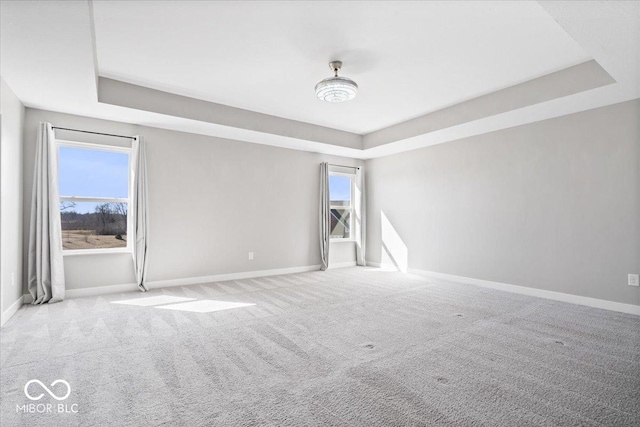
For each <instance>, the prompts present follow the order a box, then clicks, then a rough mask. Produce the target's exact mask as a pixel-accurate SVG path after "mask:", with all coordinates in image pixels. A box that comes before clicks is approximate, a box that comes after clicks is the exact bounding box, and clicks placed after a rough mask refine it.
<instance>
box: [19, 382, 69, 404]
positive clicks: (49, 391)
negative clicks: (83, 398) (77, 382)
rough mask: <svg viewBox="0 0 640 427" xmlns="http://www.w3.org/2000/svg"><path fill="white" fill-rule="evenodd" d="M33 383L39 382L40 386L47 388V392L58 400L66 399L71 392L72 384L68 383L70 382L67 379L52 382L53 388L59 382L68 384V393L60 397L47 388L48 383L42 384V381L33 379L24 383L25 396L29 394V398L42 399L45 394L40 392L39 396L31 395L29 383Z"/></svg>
mask: <svg viewBox="0 0 640 427" xmlns="http://www.w3.org/2000/svg"><path fill="white" fill-rule="evenodd" d="M31 383H37V384H40V387H42V388H43V389H45V390H46V392H47V393H49V395H50V396H51V397H53V398H54V399H56V400H65V399H66V398H67V397H69V395H70V394H71V386H70V385H69V383H68V382H66V381H65V380H55V381H54V382H52V383H51V387H52V388H53V386H55V385H56V384H58V383H62V384H64V385H66V386H67V394H65V395H64V396H62V397H58V396H57V395H56V394H55V393H54V392H52V391H51V390H49V389H48V388H47V386H46V385H44V384H42V381H40V380H31V381H29V382H28V383H26V384H25V385H24V395H25V396H27V398H28V399H29V400H40V399H42V396H44V393H40V394H39V395H38V396H35V397H34V396H31V395H30V394H29V390H28V389H29V385H31Z"/></svg>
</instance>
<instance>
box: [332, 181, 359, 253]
mask: <svg viewBox="0 0 640 427" xmlns="http://www.w3.org/2000/svg"><path fill="white" fill-rule="evenodd" d="M332 175H336V176H346V177H348V178H349V183H350V189H349V191H350V200H349V206H343V205H341V206H337V205H332V204H331V186H329V215H331V210H332V209H345V208H348V210H349V237H335V236H331V232H329V242H336V243H339V242H355V241H356V239H355V236H354V228H353V220H354V218H355V216H354V215H355V206H354V203H353V202H354V200H355V195H356V192H355V188H356V174H355V173H347V172H334V171H331V170H330V171H329V178H331V176H332Z"/></svg>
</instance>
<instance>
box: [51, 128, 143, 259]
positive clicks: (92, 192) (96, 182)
mask: <svg viewBox="0 0 640 427" xmlns="http://www.w3.org/2000/svg"><path fill="white" fill-rule="evenodd" d="M57 144H58V180H59V187H60V191H59V193H60V220H61V225H62V227H61V228H62V249H63V254H66V255H69V254H73V253H89V252H91V251H94V252H95V251H98V252H116V251H122V250H130V249H131V245H130V244H129V240H128V239H127V236H128V235H129V234H130V233H129V232H128V231H129V227H130V221H129V218H128V216H129V206H130V193H131V177H130V164H129V162H130V154H131V149H130V148H126V147H112V146H108V145H96V144H87V143H78V142H70V141H60V140H58V141H57Z"/></svg>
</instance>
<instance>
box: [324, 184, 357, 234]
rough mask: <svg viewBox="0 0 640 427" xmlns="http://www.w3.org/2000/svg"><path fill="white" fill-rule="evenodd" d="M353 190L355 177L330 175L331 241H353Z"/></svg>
mask: <svg viewBox="0 0 640 427" xmlns="http://www.w3.org/2000/svg"><path fill="white" fill-rule="evenodd" d="M353 189H354V175H350V174H345V173H338V172H330V173H329V207H330V209H331V232H330V234H329V236H330V238H331V239H345V240H353V237H354V236H353V235H352V230H353V227H352V224H353Z"/></svg>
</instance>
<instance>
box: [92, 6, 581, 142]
mask: <svg viewBox="0 0 640 427" xmlns="http://www.w3.org/2000/svg"><path fill="white" fill-rule="evenodd" d="M94 16H95V33H96V47H97V57H98V66H99V70H100V75H102V76H105V77H110V78H113V79H116V80H122V81H125V82H128V83H135V84H139V85H143V86H147V87H152V88H154V89H160V90H163V91H168V92H172V93H177V94H181V95H186V96H191V97H195V98H199V99H203V100H208V101H212V102H215V103H220V104H225V105H229V106H233V107H239V108H243V109H248V110H252V111H257V112H262V113H267V114H271V115H275V116H280V117H285V118H289V119H294V120H299V121H303V122H308V123H314V124H318V125H322V126H328V127H331V128H336V129H342V130H346V131H350V132H355V133H359V134H366V133H369V132H372V131H375V130H378V129H380V128H384V127H387V126H390V125H393V124H396V123H398V122H402V121H405V120H407V119H410V118H413V117H416V116H420V115H423V114H425V113H428V112H431V111H435V110H439V109H441V108H444V107H447V106H449V105H453V104H456V103H458V102H461V101H464V100H467V99H470V98H474V97H477V96H479V95H484V94H487V93H491V92H494V91H496V90H498V89H502V88H505V87H508V86H511V85H514V84H517V83H522V82H524V81H527V80H530V79H533V78H535V77H539V76H542V75H544V74H548V73H550V72H553V71H558V70H560V69H563V68H566V67H569V66H572V65H576V64H578V63H581V62H584V61H586V60H589V59H591V57H590V56H589V55H588V54H587V53H586V52H585V51H584V50H583V49H582V48H581V47H580V46H579V45H578V44H577V43H576V42H575V41H574V40H573V39H572V38H571V37H570V36H569V35H568V34H567V33H566V32H565V31H564V30H563V29H562V28H561V27H560V26H559V25H558V24H557V23H556V22H555V21H554V20H553V18H551V16H549V14H547V13H546V12H545V11H544V10H543V9H542V8H541V7H540V6H539V5H538V4H537V3H536V2H533V1H531V2H477V1H472V2H253V3H245V2H205V1H162V2H149V1H130V2H114V1H95V2H94ZM333 59H338V60H342V61H343V62H344V66H343V71H342V73H341V74H343V75H345V76H348V77H350V78H352V79H354V80H355V81H356V82H357V83H358V85H359V86H360V92H359V94H358V96H357V97H356V99H355V100H353V101H351V102H348V103H344V104H339V105H331V104H327V103H324V102H322V101H319V100H317V99H316V98H315V96H314V91H313V89H314V86H315V84H316V83H317V82H318V81H320V80H321V79H323V78H325V77H329V76H330V75H331V72H330V70H329V67H328V65H327V64H328V62H329V61H330V60H333Z"/></svg>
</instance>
